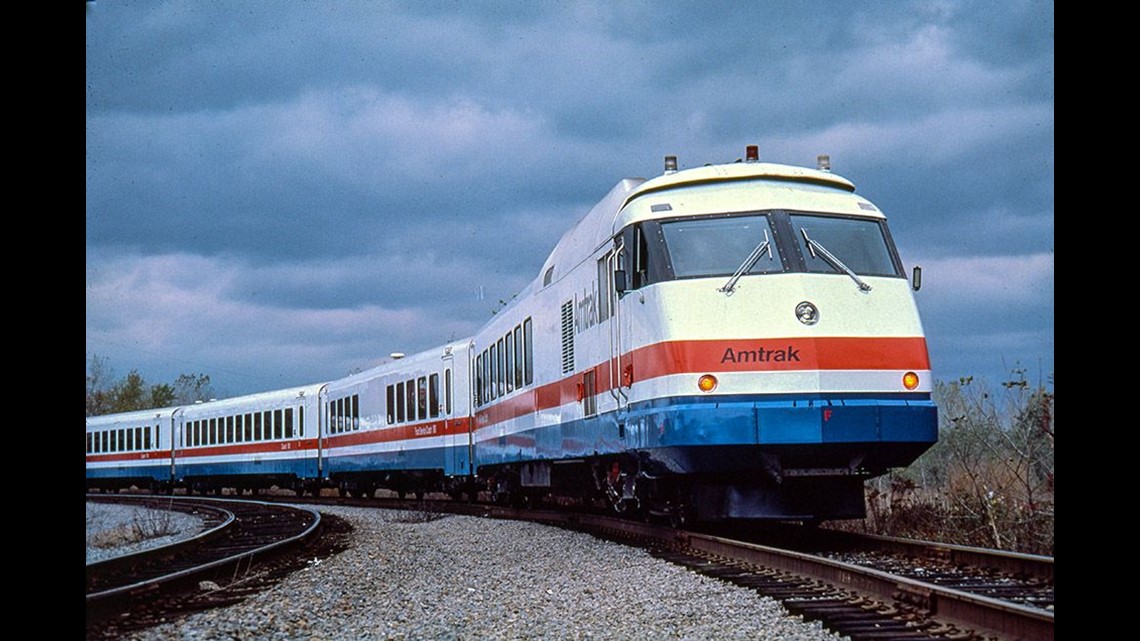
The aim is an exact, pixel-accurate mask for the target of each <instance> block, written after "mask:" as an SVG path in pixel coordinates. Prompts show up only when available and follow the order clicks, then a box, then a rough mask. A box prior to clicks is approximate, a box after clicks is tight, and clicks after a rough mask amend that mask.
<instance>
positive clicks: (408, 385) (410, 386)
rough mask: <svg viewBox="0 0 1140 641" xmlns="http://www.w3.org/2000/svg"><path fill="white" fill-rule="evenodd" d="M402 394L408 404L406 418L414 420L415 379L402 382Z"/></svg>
mask: <svg viewBox="0 0 1140 641" xmlns="http://www.w3.org/2000/svg"><path fill="white" fill-rule="evenodd" d="M404 396H405V397H406V402H407V404H408V420H409V421H414V420H416V379H414V378H412V379H408V380H407V381H406V382H405V383H404Z"/></svg>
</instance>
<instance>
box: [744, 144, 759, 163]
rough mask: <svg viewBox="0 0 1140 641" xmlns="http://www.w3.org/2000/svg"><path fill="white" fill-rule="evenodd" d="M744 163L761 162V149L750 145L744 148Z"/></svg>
mask: <svg viewBox="0 0 1140 641" xmlns="http://www.w3.org/2000/svg"><path fill="white" fill-rule="evenodd" d="M744 162H760V147H759V146H757V145H748V146H747V147H745V148H744Z"/></svg>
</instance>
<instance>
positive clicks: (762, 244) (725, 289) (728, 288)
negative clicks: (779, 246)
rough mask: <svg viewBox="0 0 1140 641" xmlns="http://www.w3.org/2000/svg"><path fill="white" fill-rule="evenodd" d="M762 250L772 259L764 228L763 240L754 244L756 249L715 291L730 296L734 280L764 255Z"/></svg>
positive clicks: (770, 247) (734, 289) (734, 287)
mask: <svg viewBox="0 0 1140 641" xmlns="http://www.w3.org/2000/svg"><path fill="white" fill-rule="evenodd" d="M764 252H768V260H774V259H773V257H772V244H771V243H770V242H768V230H766V229H765V230H764V240H762V241H760V244H759V245H757V246H756V249H753V250H752V253H751V254H748V258H745V259H744V262H743V263H741V264H740V267H737V268H736V271H735V272H733V274H732V278H729V279H728V282H727V283H725V284H724V287H721V288H720V289H718V290H717V291H718V292H724V295H725V296H732V293H733V292H734V291H736V281H738V280H740V277H741V276H743V275H744V272H746V271H748V270H750V269H752V266H753V265H755V264H756V261H758V260H760V257H761V256H763V255H764Z"/></svg>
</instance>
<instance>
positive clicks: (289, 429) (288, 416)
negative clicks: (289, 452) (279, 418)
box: [285, 407, 293, 438]
mask: <svg viewBox="0 0 1140 641" xmlns="http://www.w3.org/2000/svg"><path fill="white" fill-rule="evenodd" d="M285 438H293V408H292V407H286V408H285Z"/></svg>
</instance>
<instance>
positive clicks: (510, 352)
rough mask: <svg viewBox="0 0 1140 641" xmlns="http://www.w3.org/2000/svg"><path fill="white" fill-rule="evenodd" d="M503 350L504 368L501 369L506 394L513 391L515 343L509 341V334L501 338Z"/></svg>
mask: <svg viewBox="0 0 1140 641" xmlns="http://www.w3.org/2000/svg"><path fill="white" fill-rule="evenodd" d="M503 348H504V349H506V359H505V360H506V367H505V368H504V369H503V377H504V378H506V379H507V393H508V394H509V393H510V392H512V391H514V389H515V342H514V341H513V340H511V333H510V332H507V335H506V336H504V337H503Z"/></svg>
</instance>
